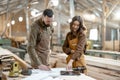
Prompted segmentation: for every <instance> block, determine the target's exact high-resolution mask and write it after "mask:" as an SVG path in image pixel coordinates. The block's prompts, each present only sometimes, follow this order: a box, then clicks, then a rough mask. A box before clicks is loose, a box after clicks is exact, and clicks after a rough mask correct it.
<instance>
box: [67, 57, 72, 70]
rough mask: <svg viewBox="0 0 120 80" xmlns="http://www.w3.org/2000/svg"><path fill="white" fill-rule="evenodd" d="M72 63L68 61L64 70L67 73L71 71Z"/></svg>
mask: <svg viewBox="0 0 120 80" xmlns="http://www.w3.org/2000/svg"><path fill="white" fill-rule="evenodd" d="M72 63H73V60H72V59H70V61H69V63H68V64H67V67H66V70H68V71H70V70H72Z"/></svg>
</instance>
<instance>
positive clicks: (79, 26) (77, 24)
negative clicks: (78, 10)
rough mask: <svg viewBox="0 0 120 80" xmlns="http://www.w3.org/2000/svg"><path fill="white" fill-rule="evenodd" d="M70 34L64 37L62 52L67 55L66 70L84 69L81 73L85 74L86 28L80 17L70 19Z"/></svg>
mask: <svg viewBox="0 0 120 80" xmlns="http://www.w3.org/2000/svg"><path fill="white" fill-rule="evenodd" d="M70 30H71V31H70V32H68V34H67V36H66V40H65V42H64V44H63V47H62V48H63V51H64V52H65V53H66V54H67V55H68V57H67V58H66V61H67V67H66V69H67V70H71V69H72V68H77V67H84V68H85V70H83V73H85V74H86V73H87V70H86V63H85V59H84V52H85V51H84V48H85V44H86V34H85V33H86V28H85V26H84V24H83V20H82V18H81V17H80V16H75V17H73V18H72V22H71V23H70Z"/></svg>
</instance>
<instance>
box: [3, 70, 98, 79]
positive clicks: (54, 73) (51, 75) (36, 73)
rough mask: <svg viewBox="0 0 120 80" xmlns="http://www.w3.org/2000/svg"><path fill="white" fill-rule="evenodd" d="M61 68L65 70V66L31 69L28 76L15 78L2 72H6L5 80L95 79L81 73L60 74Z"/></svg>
mask: <svg viewBox="0 0 120 80" xmlns="http://www.w3.org/2000/svg"><path fill="white" fill-rule="evenodd" d="M61 70H65V68H52V69H51V71H43V70H39V69H33V70H32V75H30V76H23V75H20V76H19V77H17V78H10V77H8V76H7V74H8V73H4V74H6V80H96V79H94V78H91V77H89V76H86V75H84V74H82V73H81V74H80V75H74V76H71V75H67V76H64V75H60V71H61Z"/></svg>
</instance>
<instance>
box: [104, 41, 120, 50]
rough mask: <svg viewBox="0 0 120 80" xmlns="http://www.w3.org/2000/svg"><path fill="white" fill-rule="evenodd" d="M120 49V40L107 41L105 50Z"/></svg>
mask: <svg viewBox="0 0 120 80" xmlns="http://www.w3.org/2000/svg"><path fill="white" fill-rule="evenodd" d="M119 49H120V42H119V41H118V40H115V41H105V50H110V51H119Z"/></svg>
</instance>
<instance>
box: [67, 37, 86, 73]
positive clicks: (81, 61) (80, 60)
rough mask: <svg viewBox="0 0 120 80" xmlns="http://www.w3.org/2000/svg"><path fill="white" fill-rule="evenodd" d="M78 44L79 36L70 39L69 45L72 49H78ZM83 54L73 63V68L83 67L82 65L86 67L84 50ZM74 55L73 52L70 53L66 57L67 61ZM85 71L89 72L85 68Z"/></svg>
mask: <svg viewBox="0 0 120 80" xmlns="http://www.w3.org/2000/svg"><path fill="white" fill-rule="evenodd" d="M77 44H78V38H75V39H72V40H69V47H70V49H71V50H76V48H77ZM81 54H82V55H81V56H80V57H79V58H78V59H76V60H75V61H74V62H73V64H72V67H73V68H76V67H82V66H84V67H86V63H85V58H84V52H83V53H81ZM72 55H73V53H71V54H69V55H68V57H67V58H66V61H67V63H68V62H69V61H70V59H71V57H72ZM84 73H87V70H84Z"/></svg>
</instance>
